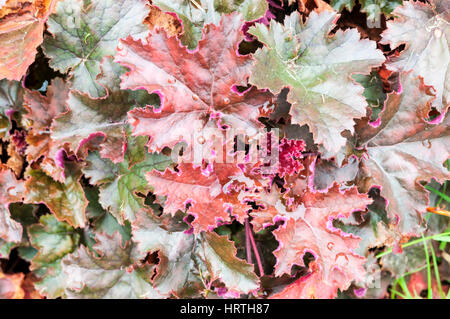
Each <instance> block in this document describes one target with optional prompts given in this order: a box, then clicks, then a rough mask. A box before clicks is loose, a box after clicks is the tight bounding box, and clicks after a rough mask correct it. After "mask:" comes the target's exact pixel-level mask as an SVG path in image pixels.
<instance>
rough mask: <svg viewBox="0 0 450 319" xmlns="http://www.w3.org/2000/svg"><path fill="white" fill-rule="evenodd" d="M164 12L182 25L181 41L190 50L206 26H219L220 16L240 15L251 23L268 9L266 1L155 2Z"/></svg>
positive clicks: (182, 0)
mask: <svg viewBox="0 0 450 319" xmlns="http://www.w3.org/2000/svg"><path fill="white" fill-rule="evenodd" d="M153 4H154V5H155V6H158V7H159V8H160V9H161V10H163V11H165V12H170V13H175V14H176V16H177V18H178V19H180V20H181V21H182V23H183V34H182V35H181V37H180V38H181V41H182V42H183V44H184V45H186V46H187V47H188V48H190V49H194V48H195V47H196V46H197V43H198V41H200V40H201V38H202V29H203V26H204V25H206V24H219V21H220V17H221V15H222V14H228V13H232V12H236V11H238V12H240V13H242V15H243V17H244V19H245V20H246V21H253V20H256V19H259V18H261V17H262V16H264V14H265V13H266V11H267V9H268V4H267V1H266V0H243V1H242V0H237V1H236V0H231V1H222V0H199V1H198V2H196V3H193V2H191V1H184V0H155V1H153Z"/></svg>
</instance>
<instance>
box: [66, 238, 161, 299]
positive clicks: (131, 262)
mask: <svg viewBox="0 0 450 319" xmlns="http://www.w3.org/2000/svg"><path fill="white" fill-rule="evenodd" d="M96 239H97V243H96V244H95V245H94V249H95V251H96V252H97V255H98V256H95V255H93V254H92V253H90V251H89V250H88V249H87V248H86V247H80V248H79V249H78V250H77V251H76V252H74V253H73V254H70V255H67V256H66V257H64V259H63V262H62V269H63V271H64V273H65V274H67V275H68V276H67V279H66V287H65V294H66V296H67V297H68V298H88V299H93V298H95V299H97V298H105V299H109V298H112V299H129V298H131V299H135V298H161V295H160V294H158V292H157V291H156V290H155V289H154V288H153V286H152V283H151V282H150V278H151V277H152V273H153V266H152V265H148V264H141V263H140V260H142V259H144V257H145V255H144V256H143V255H141V254H139V253H138V252H137V250H136V249H135V247H134V246H133V245H132V244H131V243H130V242H127V243H126V244H125V245H122V239H121V236H120V234H119V233H115V234H114V235H113V236H109V235H106V234H101V233H100V234H97V236H96Z"/></svg>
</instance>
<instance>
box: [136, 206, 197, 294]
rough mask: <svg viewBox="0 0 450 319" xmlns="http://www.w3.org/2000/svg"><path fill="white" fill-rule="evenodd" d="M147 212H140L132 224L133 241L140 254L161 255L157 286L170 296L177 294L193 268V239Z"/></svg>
mask: <svg viewBox="0 0 450 319" xmlns="http://www.w3.org/2000/svg"><path fill="white" fill-rule="evenodd" d="M161 226H162V225H161V223H160V222H159V221H158V220H156V218H155V217H154V216H151V215H150V213H147V212H146V211H141V213H140V214H139V215H138V216H137V220H136V222H135V223H134V224H133V240H134V242H135V243H136V245H137V248H138V250H139V251H140V252H141V253H144V254H148V253H154V252H158V258H159V260H160V262H159V265H158V272H157V276H156V277H155V279H154V287H155V289H156V290H158V292H159V293H161V294H162V295H165V296H167V297H169V296H170V294H171V293H172V292H175V293H177V294H178V292H179V291H181V289H182V288H183V287H184V286H185V285H186V284H187V283H188V280H189V277H190V272H191V269H192V267H193V264H192V258H191V257H192V254H193V253H194V248H195V245H194V236H193V235H192V234H191V235H189V234H186V233H185V232H183V231H179V232H171V231H168V230H166V229H164V228H162V227H161Z"/></svg>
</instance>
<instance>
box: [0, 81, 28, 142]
mask: <svg viewBox="0 0 450 319" xmlns="http://www.w3.org/2000/svg"><path fill="white" fill-rule="evenodd" d="M24 92H25V90H24V89H23V88H22V85H21V83H20V82H18V81H8V80H0V139H3V138H5V137H8V135H9V130H10V129H11V128H12V123H11V119H15V120H16V121H17V120H19V119H20V115H21V113H22V111H23V106H22V105H23V94H24ZM9 112H12V113H13V114H12V115H11V117H10V116H9V115H8V114H7V113H9ZM19 123H20V122H19Z"/></svg>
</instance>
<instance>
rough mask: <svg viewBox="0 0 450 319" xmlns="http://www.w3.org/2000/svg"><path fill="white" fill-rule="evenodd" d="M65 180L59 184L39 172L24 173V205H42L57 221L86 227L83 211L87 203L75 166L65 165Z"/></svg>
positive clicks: (79, 173)
mask: <svg viewBox="0 0 450 319" xmlns="http://www.w3.org/2000/svg"><path fill="white" fill-rule="evenodd" d="M66 166H67V167H66V180H65V182H64V183H60V182H57V181H55V180H54V179H52V178H51V177H50V176H48V175H46V174H45V173H44V172H42V171H41V170H33V169H29V170H28V171H27V172H26V176H27V177H28V178H27V181H26V183H25V187H26V192H25V201H24V202H25V203H44V204H45V205H46V206H47V207H48V208H49V209H50V211H51V212H52V213H53V214H55V216H56V218H58V220H59V221H67V222H68V223H69V224H70V225H72V226H74V227H84V226H85V225H86V215H85V210H86V207H87V205H88V201H87V200H86V197H85V195H84V192H83V187H82V186H81V184H80V182H79V179H80V177H81V172H80V171H79V170H78V169H77V168H76V167H75V165H73V164H71V165H69V164H68V163H66Z"/></svg>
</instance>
